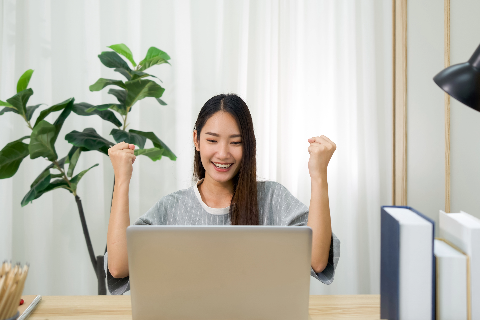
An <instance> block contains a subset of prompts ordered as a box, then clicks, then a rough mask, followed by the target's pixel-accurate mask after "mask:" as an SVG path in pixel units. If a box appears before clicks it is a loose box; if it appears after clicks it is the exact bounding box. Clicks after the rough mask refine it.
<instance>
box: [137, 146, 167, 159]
mask: <svg viewBox="0 0 480 320" xmlns="http://www.w3.org/2000/svg"><path fill="white" fill-rule="evenodd" d="M163 151H165V149H159V148H150V149H135V150H134V151H133V153H134V154H135V155H136V156H147V157H149V158H150V159H152V161H157V160H160V159H162V155H163Z"/></svg>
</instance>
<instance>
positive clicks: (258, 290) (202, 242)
mask: <svg viewBox="0 0 480 320" xmlns="http://www.w3.org/2000/svg"><path fill="white" fill-rule="evenodd" d="M127 245H128V268H129V273H130V290H131V299H132V315H133V320H140V319H142V320H143V319H168V320H193V319H195V320H200V319H204V320H227V319H249V320H253V319H262V320H266V319H272V320H307V319H308V300H309V293H310V292H309V291H310V264H311V247H312V230H311V229H310V228H309V227H277V226H130V227H128V228H127Z"/></svg>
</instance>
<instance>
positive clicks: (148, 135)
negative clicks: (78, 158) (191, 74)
mask: <svg viewBox="0 0 480 320" xmlns="http://www.w3.org/2000/svg"><path fill="white" fill-rule="evenodd" d="M108 48H110V49H112V50H113V51H104V52H102V53H101V54H99V55H98V58H99V59H100V62H101V63H102V64H103V65H104V66H105V67H107V68H111V69H113V70H114V71H115V72H118V73H119V74H121V75H122V76H123V77H124V78H125V79H122V80H118V79H105V78H100V79H98V80H97V82H95V83H94V84H92V85H91V86H90V88H89V89H90V91H101V90H103V89H105V88H106V87H109V88H108V94H111V95H112V96H114V97H115V98H116V100H117V102H118V103H107V104H102V105H97V106H93V105H90V104H88V103H78V104H75V105H74V106H73V112H75V113H76V114H78V115H82V116H88V115H93V114H97V115H99V116H100V117H101V118H102V119H104V120H106V121H109V122H111V123H113V124H114V125H115V126H116V127H117V128H116V129H112V131H111V132H110V135H111V136H112V137H113V139H114V140H115V142H117V143H119V142H127V143H131V144H134V145H136V146H137V147H138V148H139V149H136V150H135V155H136V156H140V155H142V156H146V157H148V158H150V159H151V160H152V161H157V160H160V159H161V158H162V157H163V156H165V157H168V158H170V160H173V161H175V160H176V159H177V157H176V156H175V154H174V153H173V152H172V150H171V149H170V148H169V147H168V146H167V145H166V144H165V143H164V142H163V141H162V140H160V138H158V137H157V136H156V135H155V133H153V132H144V131H140V130H134V129H130V130H128V131H127V127H128V126H129V124H128V122H127V121H128V115H129V113H130V112H131V111H132V109H133V106H134V105H135V104H136V103H137V102H138V101H140V100H142V99H145V98H155V100H156V101H157V102H158V103H159V104H160V105H166V103H165V101H163V100H162V99H160V98H161V97H162V95H163V93H164V92H165V89H164V88H163V87H162V86H161V85H160V84H159V83H157V81H160V82H161V80H160V79H158V78H157V77H155V76H154V75H151V74H148V73H146V72H144V71H145V70H147V69H148V68H151V67H153V66H156V65H160V64H170V63H169V62H168V60H170V56H169V55H168V54H167V53H165V52H163V51H162V50H160V49H158V48H155V47H150V49H148V51H147V54H146V55H145V58H144V59H143V60H141V61H140V62H139V63H138V64H137V63H136V62H135V60H134V58H133V54H132V52H131V50H130V49H129V48H128V47H127V46H126V45H125V44H123V43H120V44H114V45H111V46H109V47H108ZM122 56H123V57H124V58H126V59H127V61H125V60H124V59H123V58H122ZM128 63H130V65H129V64H128ZM112 111H114V112H115V113H116V115H115V114H113V112H112ZM117 116H118V117H119V118H120V119H121V120H119V118H117ZM65 138H66V139H67V140H68V142H70V143H71V144H73V145H74V146H77V147H81V148H84V149H88V150H97V151H99V152H102V153H104V154H107V150H108V148H109V144H108V140H106V139H104V138H102V137H101V136H100V135H99V134H97V133H96V132H95V130H93V129H92V128H87V129H85V130H84V131H83V132H78V131H72V132H70V133H69V134H67V136H66V137H65ZM147 140H149V141H150V142H151V143H152V145H153V147H150V148H147V149H145V143H146V141H147Z"/></svg>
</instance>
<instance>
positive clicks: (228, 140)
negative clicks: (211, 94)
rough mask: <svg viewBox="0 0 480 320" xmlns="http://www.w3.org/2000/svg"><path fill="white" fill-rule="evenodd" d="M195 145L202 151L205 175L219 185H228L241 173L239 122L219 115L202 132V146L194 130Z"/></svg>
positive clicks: (231, 117)
mask: <svg viewBox="0 0 480 320" xmlns="http://www.w3.org/2000/svg"><path fill="white" fill-rule="evenodd" d="M193 142H194V143H195V148H196V150H197V151H200V158H201V160H202V165H203V167H204V168H205V176H207V175H208V176H210V178H212V179H213V180H215V181H218V182H227V181H229V180H231V179H232V178H233V177H234V176H235V175H236V174H237V173H238V170H239V169H240V164H241V161H242V154H243V141H242V139H241V137H240V128H239V127H238V125H237V121H235V118H234V117H233V116H232V115H231V114H230V113H228V112H225V111H218V112H216V113H215V114H214V115H213V116H211V117H210V119H208V120H207V122H206V123H205V125H204V127H203V128H202V131H201V132H200V145H199V144H198V143H197V130H194V131H193ZM215 164H217V165H215ZM225 167H226V168H225Z"/></svg>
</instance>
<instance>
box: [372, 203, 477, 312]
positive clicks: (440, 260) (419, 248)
mask: <svg viewBox="0 0 480 320" xmlns="http://www.w3.org/2000/svg"><path fill="white" fill-rule="evenodd" d="M438 227H439V230H438V238H436V239H435V238H434V236H435V223H434V222H433V220H431V219H429V218H428V217H426V216H425V215H423V214H421V213H420V212H418V211H416V210H415V209H413V208H411V207H398V206H384V207H382V210H381V277H380V294H381V298H380V305H381V318H382V319H432V320H435V319H437V320H446V319H455V320H462V319H465V320H477V319H480V219H477V218H475V217H473V216H471V215H469V214H467V213H465V212H460V213H445V212H443V211H440V219H439V226H438Z"/></svg>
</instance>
